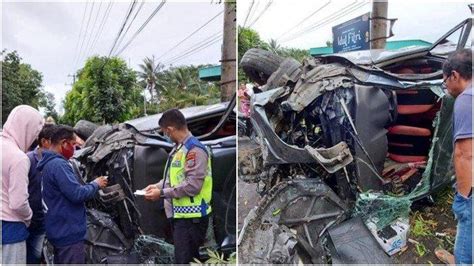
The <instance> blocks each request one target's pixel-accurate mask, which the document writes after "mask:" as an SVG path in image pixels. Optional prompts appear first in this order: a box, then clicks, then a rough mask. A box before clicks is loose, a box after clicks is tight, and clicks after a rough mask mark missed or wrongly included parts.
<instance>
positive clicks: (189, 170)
mask: <svg viewBox="0 0 474 266" xmlns="http://www.w3.org/2000/svg"><path fill="white" fill-rule="evenodd" d="M207 159H208V156H207V153H206V152H205V151H204V150H202V149H200V148H193V149H191V150H190V151H188V154H187V155H186V165H185V167H184V170H185V175H186V178H185V179H184V181H183V182H182V183H181V184H179V185H178V186H176V187H172V188H169V187H168V188H164V189H163V196H164V197H165V198H182V197H185V196H188V197H193V196H195V195H197V194H198V193H199V192H200V191H201V188H202V184H203V183H204V178H205V177H206V175H207Z"/></svg>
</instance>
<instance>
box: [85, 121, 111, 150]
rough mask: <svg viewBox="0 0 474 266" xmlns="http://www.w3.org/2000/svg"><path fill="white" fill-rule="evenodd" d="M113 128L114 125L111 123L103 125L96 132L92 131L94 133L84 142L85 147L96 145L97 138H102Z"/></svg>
mask: <svg viewBox="0 0 474 266" xmlns="http://www.w3.org/2000/svg"><path fill="white" fill-rule="evenodd" d="M111 129H112V126H110V125H103V126H100V127H98V128H97V129H96V130H95V131H94V133H92V135H90V137H89V138H88V139H87V140H86V142H85V143H84V147H88V146H91V145H94V144H95V142H96V141H97V140H99V139H101V138H102V137H103V136H104V134H106V133H107V132H109V131H110V130H111Z"/></svg>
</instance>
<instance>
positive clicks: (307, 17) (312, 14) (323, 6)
mask: <svg viewBox="0 0 474 266" xmlns="http://www.w3.org/2000/svg"><path fill="white" fill-rule="evenodd" d="M330 3H331V1H328V2H327V3H326V4H324V5H322V6H321V7H319V8H317V9H316V11H313V12H312V13H311V14H309V15H308V16H306V17H305V18H303V19H302V20H300V21H299V22H298V23H297V24H296V25H294V26H293V27H291V28H290V29H289V30H287V31H285V32H284V33H283V34H281V35H280V36H279V37H278V38H277V40H279V39H281V37H283V36H285V35H286V34H287V33H288V32H290V31H292V30H294V29H295V28H297V27H298V26H300V25H301V24H303V23H304V22H306V21H307V20H308V19H309V18H311V17H312V16H314V15H316V14H317V13H318V12H319V11H321V10H322V9H323V8H325V7H326V6H328V5H329V4H330Z"/></svg>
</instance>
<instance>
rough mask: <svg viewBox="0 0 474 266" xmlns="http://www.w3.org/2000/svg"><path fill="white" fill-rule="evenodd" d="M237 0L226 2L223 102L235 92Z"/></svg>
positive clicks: (222, 68) (222, 61)
mask: <svg viewBox="0 0 474 266" xmlns="http://www.w3.org/2000/svg"><path fill="white" fill-rule="evenodd" d="M235 14H236V3H235V0H226V1H225V2H224V40H223V44H222V45H223V47H222V57H221V102H225V101H230V100H231V99H232V97H233V96H234V94H235V84H236V68H235V60H236V59H235V57H236V56H235V54H236V51H237V50H236V44H235V41H236V40H235V35H236V34H235V30H236V28H235V23H236V18H235Z"/></svg>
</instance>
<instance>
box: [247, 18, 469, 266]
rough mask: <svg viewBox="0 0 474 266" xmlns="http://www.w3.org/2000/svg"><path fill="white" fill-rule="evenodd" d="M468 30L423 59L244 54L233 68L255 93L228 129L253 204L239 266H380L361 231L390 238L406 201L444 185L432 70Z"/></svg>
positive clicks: (425, 51)
mask: <svg viewBox="0 0 474 266" xmlns="http://www.w3.org/2000/svg"><path fill="white" fill-rule="evenodd" d="M471 26H472V19H467V20H465V21H463V22H462V23H460V24H459V25H457V26H456V27H454V28H453V29H452V30H451V31H449V32H448V33H447V34H445V35H444V36H443V37H441V38H440V39H439V40H438V41H437V42H435V43H434V44H433V45H432V46H431V47H428V48H419V47H418V48H417V47H411V48H406V49H401V50H398V51H384V50H372V51H356V52H348V53H342V54H332V55H326V56H319V57H315V58H308V59H305V60H304V61H303V63H302V64H301V63H299V62H298V61H296V60H294V59H291V58H282V57H280V56H278V55H276V54H273V53H271V52H268V51H264V50H261V49H255V48H254V49H250V50H248V51H247V52H246V54H245V55H244V56H243V57H242V59H241V62H240V64H241V67H242V69H243V71H244V72H245V74H246V75H247V77H249V78H250V79H251V80H252V81H253V82H255V83H257V84H258V85H259V86H256V87H255V88H254V91H253V92H252V93H251V95H252V96H251V99H250V100H251V113H250V118H249V119H245V118H239V119H241V120H242V121H239V127H245V129H240V128H239V134H240V132H246V134H244V133H242V134H240V136H239V155H238V159H239V178H240V179H241V180H243V181H245V182H250V183H256V184H257V189H258V192H259V193H260V195H261V196H262V198H261V200H260V202H259V203H258V205H257V206H256V207H255V208H254V209H253V210H251V211H250V213H249V214H248V216H247V218H246V219H245V222H244V225H243V228H242V229H241V231H240V233H239V240H238V246H239V262H240V263H298V262H303V263H328V262H332V263H390V258H389V257H388V256H387V254H385V253H384V250H382V249H381V247H380V246H379V245H378V244H377V242H376V239H375V238H374V237H372V234H373V232H370V231H369V229H368V228H367V226H366V225H367V224H368V223H371V224H373V225H375V227H374V228H376V229H374V230H375V231H376V234H377V235H380V237H381V238H383V237H384V236H383V235H384V234H385V235H387V234H388V235H391V234H392V233H393V232H392V231H393V230H392V229H390V228H388V227H389V226H390V223H392V222H393V221H394V220H396V219H397V218H400V217H407V216H408V212H409V209H410V205H411V203H412V202H413V201H416V200H419V199H421V198H425V197H427V196H429V195H430V194H431V193H433V192H434V191H436V190H438V189H440V188H443V187H445V186H447V185H449V184H452V183H453V181H454V176H453V174H454V173H453V165H452V160H451V158H452V157H451V156H452V150H453V144H452V132H451V130H452V129H451V126H452V109H453V103H454V99H453V98H452V97H451V96H449V95H447V94H446V93H445V92H444V90H443V86H442V82H443V80H442V77H443V75H442V64H443V62H444V61H445V60H446V57H447V56H448V55H449V54H450V53H451V52H452V51H455V50H456V49H462V48H464V47H469V46H470V45H471V43H470V39H469V38H468V37H469V35H470V32H471ZM405 229H406V228H404V229H403V230H405ZM387 232H388V233H387ZM392 248H395V247H392Z"/></svg>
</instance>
